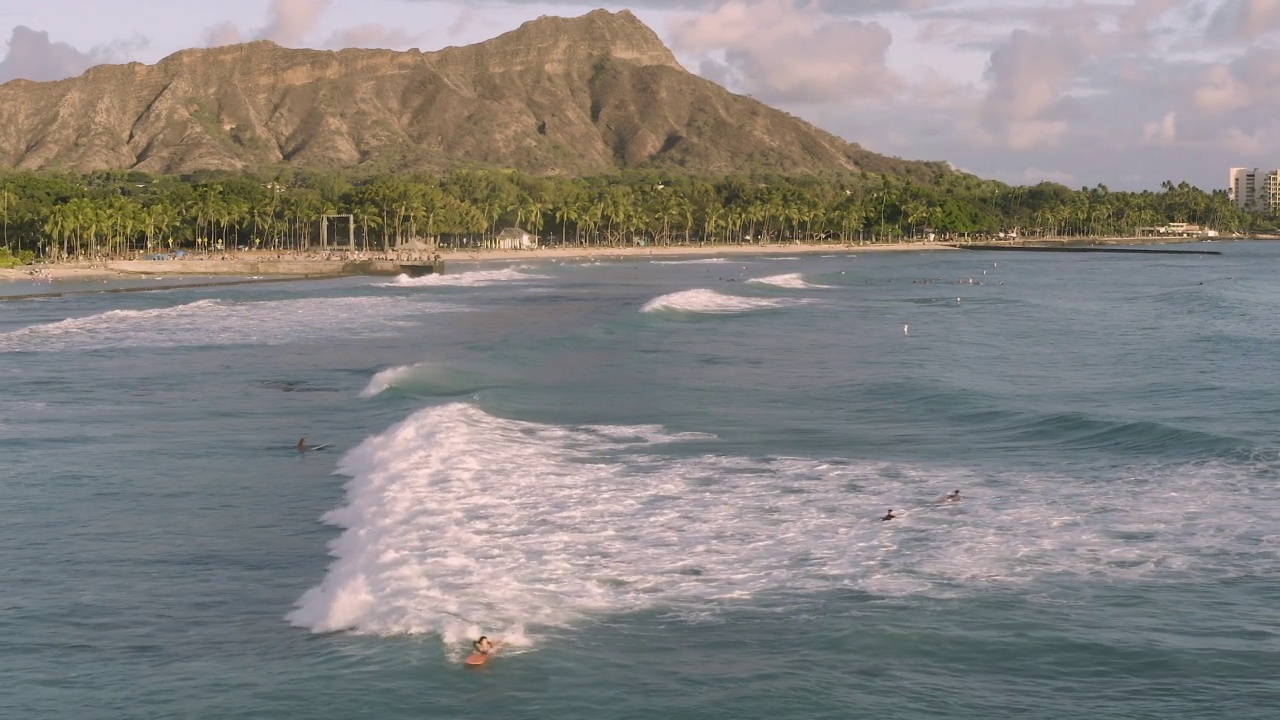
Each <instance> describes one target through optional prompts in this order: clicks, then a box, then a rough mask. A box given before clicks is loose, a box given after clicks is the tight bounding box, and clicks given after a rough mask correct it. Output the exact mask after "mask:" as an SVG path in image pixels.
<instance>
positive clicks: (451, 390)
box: [360, 362, 489, 398]
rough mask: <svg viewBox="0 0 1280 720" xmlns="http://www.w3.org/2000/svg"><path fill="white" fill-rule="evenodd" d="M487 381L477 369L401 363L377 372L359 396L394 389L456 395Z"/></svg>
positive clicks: (374, 394) (365, 396)
mask: <svg viewBox="0 0 1280 720" xmlns="http://www.w3.org/2000/svg"><path fill="white" fill-rule="evenodd" d="M487 382H489V381H487V380H486V379H485V378H482V377H481V376H480V375H479V374H477V373H475V372H471V371H465V370H456V369H454V368H451V367H448V366H446V365H438V364H435V363H425V362H423V363H415V364H412V365H400V366H398V367H393V368H388V369H386V370H382V371H381V372H378V373H377V374H375V375H374V376H373V377H372V378H371V379H370V380H369V384H368V385H366V386H365V388H364V389H363V390H361V391H360V397H362V398H371V397H376V396H377V395H380V394H382V393H384V392H386V391H387V390H390V389H392V388H400V389H402V390H422V391H427V392H430V393H435V394H439V393H444V394H456V393H461V392H468V391H474V390H478V389H480V388H482V387H485V386H486V383H487Z"/></svg>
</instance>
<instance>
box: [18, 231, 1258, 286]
mask: <svg viewBox="0 0 1280 720" xmlns="http://www.w3.org/2000/svg"><path fill="white" fill-rule="evenodd" d="M1237 239H1244V238H1224V239H1223V241H1233V240H1237ZM1247 239H1251V240H1252V239H1259V238H1247ZM996 242H997V243H998V244H1006V243H1007V244H1010V245H1016V244H1053V245H1129V244H1133V245H1154V244H1189V243H1194V242H1198V241H1197V240H1196V239H1195V238H1170V237H1128V238H1037V239H1034V240H1029V239H1023V240H1019V241H1014V242H1009V241H996ZM955 244H956V243H954V242H941V241H920V242H898V243H868V244H865V245H862V244H830V245H811V244H800V243H772V244H768V245H755V244H752V245H701V246H695V245H680V246H668V247H620V248H610V247H574V248H535V249H530V250H447V249H441V250H440V251H439V254H440V256H441V257H442V258H443V259H444V261H445V264H446V267H447V266H448V265H449V264H451V263H460V262H461V263H489V262H518V261H523V260H532V261H536V260H586V261H595V260H630V259H637V258H669V257H706V256H728V255H732V256H743V255H801V254H803V255H814V254H823V255H827V254H830V255H835V254H857V253H864V252H912V251H915V252H932V251H954V250H956V249H957V248H956V247H955ZM392 262H394V261H392ZM406 262H408V261H406ZM351 265H352V262H351V260H349V259H347V258H346V257H342V258H340V259H329V258H325V257H323V256H317V255H310V256H296V255H286V256H283V257H282V256H280V255H279V254H278V253H274V252H261V251H259V252H252V251H251V252H242V253H236V254H234V255H232V256H223V257H219V258H204V257H197V256H189V257H188V258H184V259H181V260H107V261H100V262H96V263H91V264H84V263H67V264H49V265H43V264H42V265H26V266H21V267H18V268H15V269H0V281H11V282H12V281H28V282H56V281H76V280H80V281H104V280H105V281H109V280H113V279H123V278H129V277H133V278H156V277H175V278H178V277H192V276H232V277H241V278H246V277H251V276H252V277H268V276H269V277H273V278H282V277H291V278H296V279H299V280H302V279H307V278H320V277H339V276H343V275H352V274H358V273H355V272H352V271H351V267H350V266H351Z"/></svg>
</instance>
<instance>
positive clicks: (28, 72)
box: [0, 25, 147, 83]
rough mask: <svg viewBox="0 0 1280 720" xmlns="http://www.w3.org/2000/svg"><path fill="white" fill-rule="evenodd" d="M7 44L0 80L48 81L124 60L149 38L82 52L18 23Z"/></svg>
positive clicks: (1, 62)
mask: <svg viewBox="0 0 1280 720" xmlns="http://www.w3.org/2000/svg"><path fill="white" fill-rule="evenodd" d="M7 45H8V52H7V53H6V55H5V58H4V60H0V83H4V82H8V81H10V80H15V79H18V78H22V79H24V80H34V81H36V82H47V81H50V80H62V79H64V78H69V77H75V76H76V75H79V74H80V73H83V72H84V71H85V70H88V69H89V68H91V67H93V66H94V65H100V64H102V63H106V62H119V61H122V60H125V59H127V58H128V57H129V56H130V55H131V54H132V53H133V52H135V51H137V50H139V49H141V48H143V47H145V46H146V45H147V41H146V40H145V39H143V38H141V37H138V38H133V39H130V40H122V41H116V42H114V43H110V44H107V45H101V46H98V47H95V48H93V49H91V50H89V51H88V52H81V51H80V50H77V49H76V48H74V47H72V46H71V45H68V44H67V43H64V42H52V41H51V40H49V33H47V32H44V31H40V30H32V29H31V28H29V27H26V26H23V25H19V26H17V27H15V28H14V29H13V34H12V35H11V36H10V37H9V42H8V43H7Z"/></svg>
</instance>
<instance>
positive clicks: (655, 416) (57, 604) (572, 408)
mask: <svg viewBox="0 0 1280 720" xmlns="http://www.w3.org/2000/svg"><path fill="white" fill-rule="evenodd" d="M1214 247H1215V248H1216V249H1221V250H1222V251H1223V253H1224V254H1223V255H1221V256H1217V257H1213V256H1160V255H1151V256H1137V255H1101V254H1098V255H1093V254H1089V255H1083V254H1082V255H1075V254H1063V255H1059V254H1023V253H977V252H973V253H970V252H956V253H941V252H935V253H893V254H890V253H881V254H874V253H863V254H858V255H841V256H829V257H818V256H806V257H803V258H800V257H797V258H767V257H745V258H739V257H707V258H700V259H697V260H696V261H681V260H664V261H658V262H653V261H649V260H647V259H643V258H636V259H629V260H616V261H609V260H604V261H598V260H587V259H585V258H584V259H583V260H582V261H565V262H552V261H525V262H521V263H507V264H490V265H484V266H465V265H455V266H452V267H451V268H450V273H449V274H447V275H444V276H442V277H436V278H424V279H419V280H409V279H407V278H400V279H396V280H389V279H387V278H347V279H341V280H324V281H300V282H291V283H275V284H263V285H237V286H233V287H225V288H208V287H196V288H180V289H172V290H158V291H154V292H140V293H127V294H72V295H67V296H64V297H58V298H43V299H28V300H15V301H7V302H0V383H2V385H0V451H2V452H3V454H4V460H5V462H4V471H3V472H2V473H0V476H2V478H0V518H2V520H3V522H2V523H0V527H3V529H4V537H5V542H4V543H3V544H0V637H3V638H4V642H3V643H0V677H4V678H5V683H4V684H5V688H6V689H5V691H4V692H0V717H6V718H10V717H11V718H25V719H42V718H219V719H221V718H282V717H305V718H314V719H319V720H323V719H328V718H334V719H337V718H358V717H370V718H373V717H376V718H383V719H387V720H394V719H397V718H423V717H430V718H435V717H439V718H471V717H476V718H478V717H487V718H555V719H571V718H584V719H586V718H589V719H592V720H598V719H600V718H610V719H612V718H637V719H639V718H672V719H681V718H688V719H695V718H696V719H701V718H734V719H739V718H741V719H750V718H762V719H768V720H779V719H782V718H851V717H872V718H877V719H879V720H885V719H890V718H975V719H978V718H983V719H988V718H1020V719H1035V720H1039V719H1050V718H1054V719H1056V718H1062V719H1067V718H1113V717H1114V718H1151V719H1153V720H1154V719H1157V718H1159V719H1162V720H1163V719H1166V718H1222V717H1231V718H1274V717H1275V716H1276V712H1277V708H1280V681H1278V680H1277V679H1276V678H1277V677H1280V583H1278V581H1280V484H1278V483H1277V480H1278V479H1280V430H1278V428H1277V423H1276V420H1277V417H1278V416H1280V384H1278V382H1277V377H1280V374H1278V373H1277V370H1278V369H1280V368H1278V367H1277V358H1278V357H1280V324H1278V323H1277V322H1276V318H1277V316H1278V315H1280V282H1278V281H1280V245H1276V244H1267V243H1222V244H1219V245H1215V246H1214ZM97 289H100V288H97ZM29 290H30V289H29V288H28V287H26V286H25V285H17V284H15V285H13V286H10V287H6V288H3V289H0V292H5V293H10V294H17V293H20V292H27V291H29ZM303 436H305V437H306V438H307V439H308V442H310V443H313V444H314V443H321V442H324V443H332V444H333V445H332V447H330V448H328V449H326V450H323V451H320V452H315V453H309V454H305V455H300V454H299V453H297V452H296V451H295V449H294V445H295V444H296V443H297V441H298V438H299V437H303ZM957 489H958V490H960V491H961V496H962V499H961V501H960V502H956V503H941V502H938V501H939V499H940V498H941V497H942V496H943V495H945V494H946V493H948V492H951V491H953V490H957ZM889 508H893V509H894V512H895V514H897V515H898V516H899V517H898V518H897V519H895V520H892V521H889V522H881V521H880V520H879V518H880V517H881V516H882V515H884V514H885V512H886V510H887V509H889ZM481 633H484V634H487V635H489V636H491V637H492V636H496V637H500V638H502V639H504V640H505V641H506V642H507V645H506V647H504V648H503V649H502V651H501V652H500V653H499V655H498V656H497V657H496V658H495V659H494V660H492V661H491V662H490V664H489V665H488V666H487V667H485V668H484V669H482V670H479V671H476V670H465V669H464V668H463V667H462V665H461V659H462V657H463V656H464V655H465V653H466V647H467V644H468V642H469V639H471V638H474V637H476V636H478V635H479V634H481Z"/></svg>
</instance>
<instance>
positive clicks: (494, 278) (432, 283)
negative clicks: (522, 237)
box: [375, 266, 547, 287]
mask: <svg viewBox="0 0 1280 720" xmlns="http://www.w3.org/2000/svg"><path fill="white" fill-rule="evenodd" d="M521 269H528V266H521V268H509V267H508V268H503V269H501V270H472V271H470V272H463V273H444V274H441V275H423V276H422V277H409V276H408V275H400V276H398V277H397V278H396V279H395V281H394V282H389V283H375V285H377V286H378V287H482V286H485V285H500V284H503V283H512V282H525V281H529V280H545V279H546V277H547V276H545V275H530V274H528V273H523V272H520V270H521Z"/></svg>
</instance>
